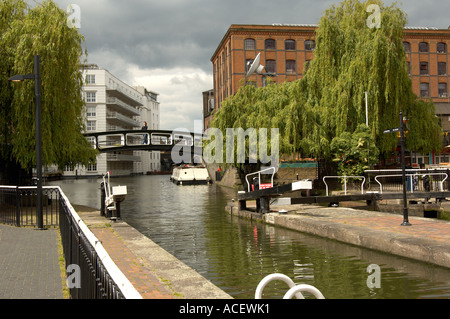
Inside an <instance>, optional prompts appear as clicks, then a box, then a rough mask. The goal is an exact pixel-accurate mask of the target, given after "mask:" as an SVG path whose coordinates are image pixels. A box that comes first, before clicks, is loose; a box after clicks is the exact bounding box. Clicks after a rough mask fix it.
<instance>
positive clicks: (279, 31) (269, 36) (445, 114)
mask: <svg viewBox="0 0 450 319" xmlns="http://www.w3.org/2000/svg"><path fill="white" fill-rule="evenodd" d="M315 30H316V26H315V25H281V24H273V25H231V26H230V28H229V29H228V31H227V32H226V34H225V35H224V37H223V38H222V41H221V42H220V43H219V46H218V47H217V49H216V51H215V52H214V54H213V56H212V58H211V62H212V64H213V77H214V89H213V92H210V91H208V93H207V95H208V101H209V102H208V103H207V104H205V105H204V108H203V109H204V127H205V129H206V128H208V127H209V126H208V125H209V121H210V117H211V111H212V110H213V109H216V108H219V107H220V105H221V103H222V101H223V100H224V99H225V98H227V97H228V96H230V95H233V94H235V93H236V92H237V90H238V89H239V87H240V86H241V85H242V80H243V79H244V78H245V74H246V72H247V65H248V62H251V61H253V59H255V57H256V56H257V54H258V53H260V56H261V62H260V63H261V64H262V65H264V67H265V72H267V73H274V74H276V76H275V77H273V79H274V80H275V81H277V82H278V83H282V82H284V81H294V80H297V79H300V78H302V76H303V73H304V70H305V67H307V65H308V61H310V60H311V59H312V58H313V57H314V48H315ZM449 45H450V27H449V29H436V28H405V30H404V46H405V49H406V52H407V61H408V70H409V72H410V75H411V79H412V84H413V91H414V92H415V93H416V94H417V95H418V96H421V97H423V98H426V99H428V98H431V99H432V100H433V101H434V103H435V106H436V114H437V115H438V116H439V118H440V120H441V124H442V127H443V129H444V131H450V100H449V94H448V90H449V85H450V82H449V63H450V61H449V52H448V51H449V48H448V47H449ZM247 80H250V81H254V82H255V83H256V85H258V86H262V77H261V76H256V75H253V76H250V77H249V79H247ZM212 98H213V102H212V101H211V99H212ZM444 143H446V142H444ZM446 144H447V145H448V144H450V143H446ZM443 156H444V155H443ZM418 161H423V162H425V163H428V162H433V163H436V162H437V163H439V161H450V158H448V159H444V158H442V159H441V158H439V157H435V156H433V158H432V159H431V158H428V159H427V158H425V157H423V158H422V159H418Z"/></svg>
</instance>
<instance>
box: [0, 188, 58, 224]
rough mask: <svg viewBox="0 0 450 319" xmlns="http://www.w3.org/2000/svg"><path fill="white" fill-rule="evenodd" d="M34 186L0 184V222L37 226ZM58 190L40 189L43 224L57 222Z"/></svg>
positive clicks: (35, 190)
mask: <svg viewBox="0 0 450 319" xmlns="http://www.w3.org/2000/svg"><path fill="white" fill-rule="evenodd" d="M36 193H37V188H36V187H22V186H0V223H4V224H9V225H14V226H18V227H20V226H34V227H36V226H37V213H36V199H37V196H36ZM59 197H60V196H59V190H58V189H56V188H52V187H45V188H44V189H43V190H42V214H43V220H44V226H46V227H56V226H58V224H59V221H58V218H59V205H58V202H59Z"/></svg>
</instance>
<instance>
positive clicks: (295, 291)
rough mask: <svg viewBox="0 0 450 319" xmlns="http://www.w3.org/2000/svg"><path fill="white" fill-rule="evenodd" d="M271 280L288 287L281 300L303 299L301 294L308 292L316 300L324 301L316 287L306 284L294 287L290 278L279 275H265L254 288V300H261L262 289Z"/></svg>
mask: <svg viewBox="0 0 450 319" xmlns="http://www.w3.org/2000/svg"><path fill="white" fill-rule="evenodd" d="M273 280H281V281H284V282H285V283H286V284H287V285H288V286H289V290H288V291H287V292H286V294H285V295H284V297H283V299H291V298H292V297H293V296H295V297H297V299H305V297H304V296H303V294H302V292H309V293H311V294H313V295H314V296H315V297H316V298H317V299H325V297H324V296H323V294H322V293H321V292H320V291H319V289H317V288H316V287H314V286H311V285H306V284H300V285H295V283H294V281H293V280H292V279H291V278H289V277H288V276H286V275H283V274H279V273H275V274H271V275H267V276H266V277H264V278H263V279H262V280H261V281H260V283H259V284H258V286H257V287H256V291H255V299H262V292H263V290H264V288H265V287H266V286H267V284H268V283H269V282H271V281H273Z"/></svg>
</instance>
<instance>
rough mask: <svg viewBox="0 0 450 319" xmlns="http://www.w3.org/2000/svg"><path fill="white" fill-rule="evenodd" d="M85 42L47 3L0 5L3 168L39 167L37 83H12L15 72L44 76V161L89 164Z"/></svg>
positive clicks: (8, 1) (11, 0)
mask: <svg viewBox="0 0 450 319" xmlns="http://www.w3.org/2000/svg"><path fill="white" fill-rule="evenodd" d="M83 42H84V38H83V36H82V35H80V34H79V33H78V30H77V29H75V28H70V27H69V26H68V24H67V15H66V13H65V11H63V10H61V9H60V8H58V7H57V6H56V5H55V3H54V2H52V1H45V2H43V3H42V4H38V5H37V6H36V7H35V8H33V9H30V8H29V7H28V6H27V5H26V3H25V2H24V1H23V0H2V1H1V2H0V57H1V59H0V74H1V85H2V90H1V95H0V112H1V122H0V123H1V128H0V138H1V142H0V143H1V157H2V163H3V169H8V167H13V166H14V165H16V166H19V167H21V168H22V169H25V170H29V169H30V168H31V167H33V166H35V165H36V155H35V107H34V106H35V101H34V99H35V96H34V81H24V82H21V83H9V82H8V78H9V77H11V76H12V75H14V74H29V73H33V72H34V65H33V57H34V55H36V54H37V55H39V56H40V60H41V64H40V74H41V123H42V124H41V126H42V127H41V130H42V131H41V132H42V163H43V165H50V164H57V165H58V166H60V167H62V166H64V165H65V164H68V163H71V164H78V163H80V164H84V165H86V164H88V163H89V162H92V161H95V156H96V153H95V151H94V150H93V149H92V147H91V146H90V144H89V143H88V141H87V140H86V138H84V137H83V135H82V134H81V132H82V130H83V128H84V120H83V116H82V114H83V113H84V112H83V109H84V102H83V99H82V85H83V80H82V75H81V72H80V66H81V60H82V58H83V56H84V52H83V48H82V44H83Z"/></svg>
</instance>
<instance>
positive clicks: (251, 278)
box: [51, 176, 450, 298]
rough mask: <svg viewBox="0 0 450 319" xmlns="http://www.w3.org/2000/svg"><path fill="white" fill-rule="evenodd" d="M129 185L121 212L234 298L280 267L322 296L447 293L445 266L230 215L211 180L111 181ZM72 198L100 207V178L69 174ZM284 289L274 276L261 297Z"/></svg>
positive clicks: (449, 276)
mask: <svg viewBox="0 0 450 319" xmlns="http://www.w3.org/2000/svg"><path fill="white" fill-rule="evenodd" d="M111 183H112V184H113V185H127V188H128V195H127V197H126V199H125V201H124V202H123V203H122V205H121V210H122V218H123V219H124V220H125V221H126V222H127V223H129V224H130V225H131V226H133V227H134V228H136V229H137V230H139V231H140V232H141V233H143V234H144V235H146V236H148V237H149V238H151V239H152V240H153V241H154V242H156V243H157V244H159V245H160V246H162V247H163V248H164V249H166V250H167V251H168V252H170V253H171V254H173V255H174V256H176V257H177V258H178V259H180V260H181V261H183V262H184V263H185V264H187V265H189V266H190V267H192V268H194V269H195V270H196V271H197V272H198V273H200V274H202V275H203V276H204V277H206V278H207V279H209V280H210V281H212V282H213V283H214V284H216V285H217V286H219V287H220V288H222V289H223V290H224V291H226V292H227V293H229V294H230V295H232V296H233V297H234V298H253V297H254V293H255V289H256V286H257V285H258V283H259V282H260V281H261V279H262V278H264V277H265V276H266V275H269V274H271V273H283V274H285V275H287V276H289V277H290V278H292V279H293V280H294V282H295V283H297V284H300V283H306V284H310V285H313V286H315V287H317V288H318V289H319V290H320V291H321V292H322V293H323V294H324V296H325V297H326V298H449V297H450V271H449V270H448V269H445V268H441V267H436V266H431V265H428V264H425V263H421V262H416V261H412V260H408V259H404V258H399V257H396V256H391V255H388V254H383V253H378V252H375V251H371V250H367V249H362V248H359V247H355V246H350V245H346V244H341V243H338V242H335V241H332V240H327V239H323V238H319V237H315V236H310V235H307V234H303V233H299V232H295V231H290V230H287V229H283V228H279V227H274V226H271V225H265V224H262V223H258V222H251V221H249V220H244V219H240V218H237V217H234V216H230V215H228V214H227V213H226V212H225V209H224V207H225V205H226V202H227V201H229V200H230V199H231V198H233V197H234V196H235V195H234V192H233V191H232V190H228V189H226V188H221V187H219V186H217V185H198V186H177V185H175V184H173V183H171V182H170V181H169V176H137V177H127V178H116V179H112V180H111ZM51 184H53V185H55V184H57V185H60V186H61V187H62V189H63V190H64V192H65V193H66V195H67V196H68V197H69V199H70V200H71V202H72V203H74V204H79V205H87V206H92V207H95V208H99V207H100V193H99V192H100V191H99V185H100V180H70V181H69V180H67V181H58V182H53V183H51ZM371 264H377V265H379V266H380V267H381V287H380V288H368V285H367V279H368V276H369V273H368V272H367V267H368V266H369V265H371ZM287 290H288V287H287V286H286V284H285V283H283V282H272V283H270V284H269V285H268V286H267V287H266V289H265V290H264V298H281V297H282V296H283V295H284V293H285V292H286V291H287Z"/></svg>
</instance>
